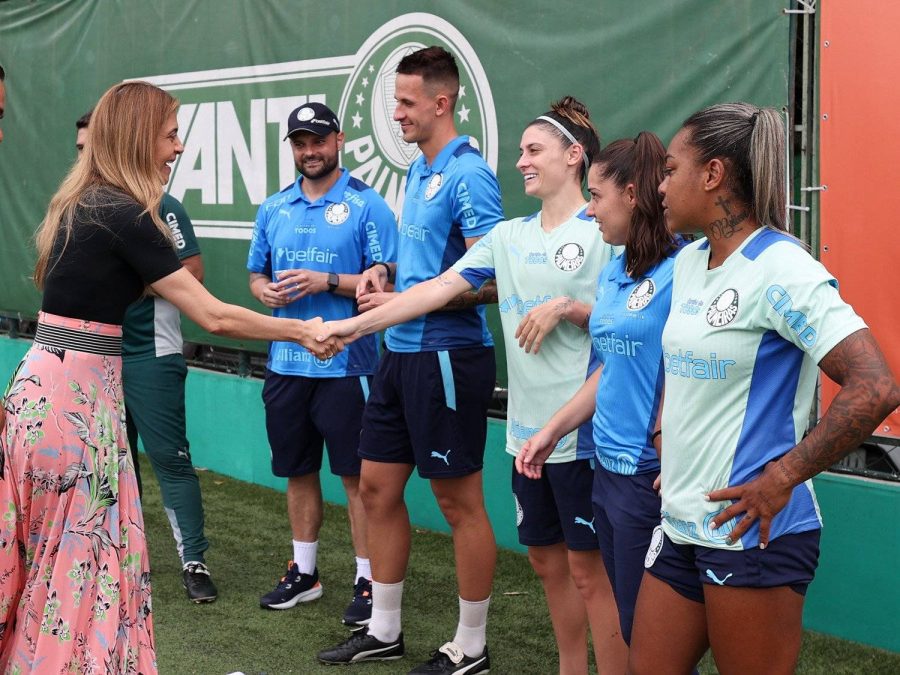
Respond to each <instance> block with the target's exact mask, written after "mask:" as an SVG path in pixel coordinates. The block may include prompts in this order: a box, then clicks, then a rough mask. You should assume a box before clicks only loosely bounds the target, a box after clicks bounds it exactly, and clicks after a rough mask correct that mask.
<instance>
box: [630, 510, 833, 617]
mask: <svg viewBox="0 0 900 675" xmlns="http://www.w3.org/2000/svg"><path fill="white" fill-rule="evenodd" d="M821 532H822V531H821V530H818V529H816V530H809V531H808V532H799V533H797V534H783V535H781V536H780V537H777V538H775V539H772V540H770V541H769V545H768V546H766V548H764V549H760V548H759V547H756V548H750V549H747V550H744V551H732V550H728V549H720V548H707V547H705V546H694V545H690V544H675V543H673V542H672V540H671V539H669V537H668V536H666V534H665V533H664V532H663V531H662V526H660V528H659V529H658V530H654V532H653V539H652V541H651V542H650V548H649V549H648V550H647V558H646V560H645V561H644V566H645V567H646V568H647V571H648V572H649V573H650V574H652V575H653V576H655V577H656V578H657V579H659V580H660V581H664V582H665V583H667V584H669V586H671V587H672V588H673V589H674V590H675V591H676V592H678V593H679V594H680V595H683V596H684V597H686V598H687V599H688V600H694V601H695V602H703V584H718V585H719V586H739V587H745V588H775V587H778V586H788V587H789V588H791V589H792V590H794V591H796V592H797V593H799V594H800V595H806V588H807V586H809V584H810V582H811V581H812V580H813V577H814V576H815V574H816V567H817V566H818V564H819V535H820V534H821Z"/></svg>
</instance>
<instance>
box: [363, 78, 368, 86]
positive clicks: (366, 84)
mask: <svg viewBox="0 0 900 675" xmlns="http://www.w3.org/2000/svg"><path fill="white" fill-rule="evenodd" d="M362 86H364V87H368V86H369V78H368V77H364V78H363V79H362Z"/></svg>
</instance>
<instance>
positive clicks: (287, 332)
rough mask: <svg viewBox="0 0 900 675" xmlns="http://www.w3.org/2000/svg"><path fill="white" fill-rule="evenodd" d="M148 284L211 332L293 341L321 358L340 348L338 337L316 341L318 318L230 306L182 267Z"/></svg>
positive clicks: (256, 338) (318, 329)
mask: <svg viewBox="0 0 900 675" xmlns="http://www.w3.org/2000/svg"><path fill="white" fill-rule="evenodd" d="M151 287H152V288H153V290H154V292H156V293H157V294H158V295H161V296H162V297H164V298H165V299H166V300H168V301H169V302H171V303H172V304H173V305H175V306H176V307H178V309H180V310H181V311H182V312H184V313H185V314H186V315H187V316H188V317H190V318H191V319H192V320H193V321H195V322H197V323H198V324H199V325H200V326H201V327H202V328H203V329H204V330H207V331H209V332H210V333H213V334H214V335H227V336H228V337H235V338H244V339H250V340H283V341H290V342H296V343H298V344H301V345H303V346H304V347H306V348H307V349H309V350H310V351H311V352H313V354H315V355H316V356H318V357H320V358H328V357H329V356H333V355H334V354H336V353H337V352H339V351H341V349H342V348H343V342H342V341H341V340H339V339H335V340H333V341H328V342H320V341H317V340H316V336H317V335H318V334H320V333H321V332H322V331H321V327H322V325H323V324H322V320H321V319H320V318H316V319H312V320H310V321H300V320H298V319H279V318H275V317H271V316H265V315H263V314H259V313H257V312H253V311H251V310H249V309H245V308H244V307H239V306H238V305H229V304H227V303H224V302H222V301H221V300H219V299H218V298H216V297H215V296H214V295H212V294H211V293H210V292H209V291H208V290H206V288H205V287H204V286H203V284H201V283H200V282H199V281H197V279H195V278H194V276H193V275H192V274H191V273H190V272H189V271H188V270H186V269H185V268H181V269H180V270H178V271H176V272H172V274H169V275H167V276H165V277H163V278H162V279H159V280H158V281H156V282H154V283H153V284H151Z"/></svg>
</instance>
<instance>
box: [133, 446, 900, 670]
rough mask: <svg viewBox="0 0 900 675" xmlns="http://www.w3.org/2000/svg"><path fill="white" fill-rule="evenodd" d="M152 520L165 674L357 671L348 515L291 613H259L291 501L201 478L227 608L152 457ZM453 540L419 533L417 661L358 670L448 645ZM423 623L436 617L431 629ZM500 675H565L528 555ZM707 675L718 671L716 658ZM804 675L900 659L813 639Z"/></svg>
mask: <svg viewBox="0 0 900 675" xmlns="http://www.w3.org/2000/svg"><path fill="white" fill-rule="evenodd" d="M143 468H144V471H142V474H141V475H142V477H143V479H144V490H145V493H144V518H145V521H146V525H147V536H148V540H149V546H150V555H151V563H152V570H153V615H154V617H155V619H154V621H155V625H156V639H157V658H158V660H159V670H160V673H163V674H164V675H166V674H169V673H172V674H177V675H181V674H182V673H184V674H188V673H198V674H201V675H225V674H226V673H232V672H235V671H242V672H244V673H246V675H260V674H262V673H265V674H266V675H281V674H282V673H303V674H305V673H331V674H332V675H340V674H341V673H345V672H350V671H348V670H346V669H343V668H339V667H334V666H330V667H329V666H321V665H319V664H318V662H317V661H316V659H315V653H316V651H317V650H318V649H320V648H323V647H327V646H329V645H331V644H333V643H335V642H336V641H338V640H340V639H342V638H343V637H344V636H345V635H346V629H345V628H344V627H343V626H341V625H340V622H339V619H338V618H337V617H340V615H341V612H342V611H343V609H344V607H345V605H346V604H347V601H348V600H349V598H350V592H351V589H350V587H349V585H348V584H347V583H346V580H347V579H349V578H350V577H351V575H352V573H353V554H352V549H351V547H350V541H349V528H348V526H347V522H346V520H347V514H346V511H345V510H344V509H343V508H339V507H336V506H331V505H326V510H325V526H324V528H323V529H322V533H321V538H320V541H321V548H320V553H319V569H320V572H321V575H322V583H323V585H324V587H325V594H324V596H323V597H322V599H320V600H318V601H315V602H312V603H309V604H307V605H301V606H298V607H297V608H294V609H292V610H287V611H283V612H275V611H266V610H263V609H260V607H259V596H260V595H261V594H262V593H264V592H266V591H267V590H269V589H270V588H271V587H272V584H273V583H274V582H275V581H276V577H277V576H278V575H279V574H281V573H282V571H283V570H284V564H285V562H286V560H287V557H288V556H289V549H288V547H286V546H285V544H284V542H285V541H289V540H290V538H289V531H288V524H287V518H286V517H285V515H284V495H283V494H281V493H278V492H276V491H275V490H271V489H268V488H263V487H259V486H256V485H251V484H249V483H244V482H242V481H237V480H234V479H231V478H228V477H225V476H221V475H219V474H214V473H211V472H207V471H201V472H199V473H200V481H201V484H202V490H203V502H204V506H205V508H206V529H207V534H208V536H209V538H210V540H211V543H212V546H211V547H210V556H209V559H208V562H209V566H210V569H211V570H212V573H213V574H214V576H215V579H216V583H217V584H218V586H219V591H220V595H219V599H218V601H216V602H215V603H213V604H211V605H194V604H192V603H189V602H188V601H187V599H186V598H185V595H184V591H183V590H182V588H181V564H180V563H179V561H178V560H177V557H176V555H175V549H174V547H173V546H172V542H171V537H172V533H171V529H170V527H169V523H168V521H167V520H166V516H165V514H164V513H163V510H162V506H161V504H160V499H159V489H158V487H157V484H156V480H155V478H154V476H153V471H152V470H151V469H150V466H149V463H148V462H147V461H146V458H144V461H143ZM451 556H452V548H451V545H450V541H449V538H448V537H447V535H443V534H435V533H432V532H425V531H422V530H415V531H414V537H413V552H412V559H411V563H410V574H409V577H408V581H407V584H408V585H409V586H411V589H410V590H411V592H409V593H407V594H406V602H405V605H404V615H405V617H406V621H405V629H406V631H405V635H404V638H405V640H406V653H407V657H406V658H405V659H403V660H401V661H393V662H387V663H364V664H359V665H356V666H351V667H350V668H351V669H352V673H354V674H356V675H378V674H381V673H405V672H407V670H408V669H409V668H411V667H413V666H414V665H416V664H417V663H419V662H420V661H422V660H423V659H424V658H426V657H427V656H428V651H429V650H430V649H433V648H434V645H435V644H440V642H441V640H442V639H443V637H444V635H445V634H446V632H447V630H449V629H450V628H452V626H453V625H454V624H455V620H456V618H455V617H456V611H457V600H456V585H455V580H454V578H453V576H452V575H453V565H452V559H451ZM417 616H427V617H428V621H427V622H422V623H419V622H417V621H416V617H417ZM488 645H489V646H490V649H491V660H492V665H493V668H492V670H491V672H492V673H498V674H502V673H516V674H517V675H530V674H531V673H535V674H544V673H546V674H548V675H552V674H553V673H555V672H558V670H557V662H556V653H555V643H554V640H553V635H552V633H551V629H550V620H549V617H548V616H547V606H546V603H545V602H544V599H543V596H542V591H541V587H540V583H539V582H538V580H537V578H536V577H535V575H534V573H533V572H532V570H531V567H530V566H529V564H528V561H527V560H526V559H525V557H524V556H523V555H521V554H518V553H512V552H509V551H501V553H500V557H499V560H498V567H497V575H496V578H495V580H494V595H493V601H492V604H491V618H490V623H489V625H488ZM700 672H701V673H716V672H717V671H716V669H715V665H714V663H713V662H712V660H711V659H710V658H709V656H707V657H706V658H705V659H704V661H703V663H702V664H701V669H700ZM797 672H798V673H828V674H829V675H839V674H841V673H846V674H848V675H850V674H852V675H861V674H868V673H873V674H876V673H884V674H885V675H888V674H894V673H900V654H893V653H890V652H886V651H881V650H878V649H872V648H869V647H865V646H862V645H858V644H855V643H852V642H847V641H845V640H839V639H836V638H831V637H827V636H824V635H821V634H817V633H810V632H807V633H805V635H804V641H803V649H802V652H801V654H800V667H799V669H798V671H797Z"/></svg>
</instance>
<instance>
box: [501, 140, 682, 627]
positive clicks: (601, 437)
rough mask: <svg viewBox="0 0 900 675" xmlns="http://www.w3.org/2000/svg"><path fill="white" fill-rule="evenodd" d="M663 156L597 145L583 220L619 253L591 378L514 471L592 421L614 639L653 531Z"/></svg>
mask: <svg viewBox="0 0 900 675" xmlns="http://www.w3.org/2000/svg"><path fill="white" fill-rule="evenodd" d="M664 165H665V148H664V147H663V144H662V142H661V141H660V140H659V138H658V137H657V136H656V135H655V134H653V133H651V132H649V131H642V132H641V133H639V134H638V135H637V137H636V138H635V139H633V140H632V139H622V140H618V141H614V142H612V143H610V144H609V145H607V146H606V147H605V148H604V149H603V151H602V152H601V153H600V154H599V155H598V156H597V157H596V158H595V159H594V164H593V166H592V167H591V171H590V174H589V177H588V189H589V191H590V193H591V203H590V207H589V209H590V210H589V213H592V214H593V216H594V217H595V218H596V220H597V222H598V223H599V225H600V231H601V232H602V234H603V239H604V241H606V242H607V243H609V244H613V245H624V246H625V250H624V252H623V253H622V254H621V255H619V256H618V257H616V258H615V259H614V260H613V261H612V262H610V263H609V264H608V265H607V266H606V267H605V268H604V269H603V271H602V272H601V273H600V278H599V283H598V286H597V294H596V302H595V304H594V308H593V312H592V314H591V319H590V324H589V326H590V333H591V337H592V341H593V348H594V353H595V354H596V356H597V357H598V358H599V359H600V361H601V362H602V370H598V371H597V372H595V373H594V374H593V376H592V377H591V378H590V379H589V380H588V381H587V382H586V383H585V384H584V386H583V387H582V388H581V389H580V390H579V391H578V393H577V394H576V395H575V397H573V398H572V399H571V400H570V401H569V402H568V403H566V404H565V405H564V406H563V407H562V408H561V409H560V410H559V411H558V412H557V413H556V414H555V415H554V416H553V417H552V418H551V419H550V421H549V422H548V423H547V425H546V426H545V427H544V428H543V429H541V430H540V431H539V432H538V433H537V434H535V435H534V436H532V438H531V440H529V441H528V443H526V444H525V446H524V447H523V448H522V450H521V452H520V453H519V456H518V458H517V460H516V465H517V468H518V469H519V470H520V471H522V472H523V473H524V474H525V475H526V476H530V477H534V476H539V475H541V473H542V472H543V471H546V469H547V466H545V465H544V461H545V458H546V457H547V456H548V455H549V453H550V451H551V450H552V449H553V447H554V445H555V444H556V443H557V441H558V439H559V438H561V437H562V436H564V435H565V434H567V433H569V432H570V431H571V430H572V429H574V428H576V427H577V426H578V425H580V424H581V423H583V422H585V421H586V420H589V419H591V417H592V416H593V439H594V444H595V452H596V456H595V468H594V480H593V509H594V516H595V521H594V525H595V528H596V530H597V536H598V538H599V541H600V550H601V553H602V554H603V560H604V563H605V565H606V571H607V574H608V575H609V579H610V582H611V583H612V587H613V591H614V593H615V597H616V604H617V606H618V612H619V621H620V625H621V629H622V635H623V637H624V638H625V641H626V643H627V642H630V640H631V627H632V620H633V616H634V605H635V600H636V598H637V594H638V588H639V587H640V583H641V577H642V575H643V571H644V567H643V562H644V554H645V553H646V551H647V547H648V546H649V544H650V538H651V535H652V533H653V528H654V527H656V526H657V525H658V524H659V506H660V501H659V496H658V494H657V491H656V490H655V489H654V485H653V483H654V480H655V479H656V477H657V475H658V474H659V458H658V456H657V448H659V440H660V434H659V432H658V431H656V429H657V427H658V421H657V420H658V413H659V409H660V402H661V398H662V366H661V363H662V346H661V343H660V337H661V334H662V328H663V325H664V324H665V321H666V318H667V317H668V314H669V305H670V297H671V291H672V270H673V267H674V262H675V255H676V254H677V252H678V249H679V244H680V241H678V240H677V239H676V238H675V237H673V236H672V235H671V234H670V233H669V231H668V229H667V228H666V223H665V219H664V217H663V210H662V204H661V200H660V198H659V194H658V192H657V188H658V186H659V183H660V182H661V181H662V178H663V168H664Z"/></svg>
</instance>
